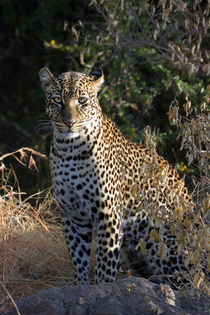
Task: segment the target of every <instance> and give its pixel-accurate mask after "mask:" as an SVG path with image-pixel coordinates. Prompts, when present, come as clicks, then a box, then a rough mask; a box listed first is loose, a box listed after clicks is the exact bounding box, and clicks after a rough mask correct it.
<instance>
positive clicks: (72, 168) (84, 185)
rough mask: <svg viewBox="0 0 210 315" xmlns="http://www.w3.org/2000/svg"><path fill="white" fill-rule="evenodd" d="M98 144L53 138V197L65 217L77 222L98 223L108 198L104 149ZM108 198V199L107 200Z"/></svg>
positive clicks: (81, 140)
mask: <svg viewBox="0 0 210 315" xmlns="http://www.w3.org/2000/svg"><path fill="white" fill-rule="evenodd" d="M97 140H98V142H97V141H96V142H95V143H94V145H93V142H89V143H87V141H84V140H83V139H80V140H79V141H72V140H71V139H70V140H69V141H67V140H66V139H65V140H59V139H54V141H53V142H52V145H51V153H50V165H51V174H52V182H53V189H54V195H55V198H56V200H57V203H58V205H59V207H60V209H61V211H62V212H63V213H64V215H68V216H72V217H73V218H75V219H77V220H81V219H82V220H87V221H92V220H94V219H96V220H97V217H98V214H99V213H100V211H101V209H103V208H104V207H105V204H106V202H107V201H106V199H107V193H105V191H107V189H106V187H107V185H108V183H105V181H104V170H105V158H104V152H103V148H102V146H101V143H100V142H99V140H100V137H98V139H97ZM108 199H109V198H108Z"/></svg>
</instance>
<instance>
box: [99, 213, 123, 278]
mask: <svg viewBox="0 0 210 315" xmlns="http://www.w3.org/2000/svg"><path fill="white" fill-rule="evenodd" d="M121 242H122V229H121V218H120V216H119V214H118V213H109V214H107V213H103V212H101V213H100V221H99V224H98V227H97V250H96V265H95V278H94V281H95V283H101V282H112V281H115V278H116V274H117V268H118V261H119V258H120V257H119V256H120V246H121Z"/></svg>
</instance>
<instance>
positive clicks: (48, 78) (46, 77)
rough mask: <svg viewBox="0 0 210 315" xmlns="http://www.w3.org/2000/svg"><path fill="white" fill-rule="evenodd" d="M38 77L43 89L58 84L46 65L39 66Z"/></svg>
mask: <svg viewBox="0 0 210 315" xmlns="http://www.w3.org/2000/svg"><path fill="white" fill-rule="evenodd" d="M39 78H40V81H41V83H42V88H43V90H44V91H46V90H48V89H49V88H50V87H51V86H58V83H57V82H56V80H55V79H54V77H53V75H52V73H51V72H50V70H49V69H48V68H47V67H44V68H41V70H40V71H39Z"/></svg>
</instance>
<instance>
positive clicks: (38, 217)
mask: <svg viewBox="0 0 210 315" xmlns="http://www.w3.org/2000/svg"><path fill="white" fill-rule="evenodd" d="M4 191H5V193H4V195H3V196H1V197H0V256H1V259H0V281H1V282H2V283H3V284H4V286H5V288H6V289H7V291H8V292H9V293H10V295H11V296H12V298H13V300H14V301H15V302H16V301H18V300H19V299H20V298H22V297H25V296H28V295H31V294H34V293H36V292H38V291H40V290H43V289H46V288H49V287H54V286H63V285H64V284H69V285H71V284H72V279H73V268H72V265H71V262H70V259H69V255H68V251H67V247H66V243H65V240H64V235H63V231H62V226H61V224H60V219H59V214H58V212H57V209H56V206H55V203H54V200H53V197H52V195H51V193H50V192H49V191H48V192H45V193H39V194H36V195H34V196H32V197H31V198H29V199H27V200H25V201H22V196H21V194H20V193H15V192H13V191H12V190H10V191H8V190H7V189H6V188H5V189H4ZM43 195H45V197H44V198H43ZM31 204H35V206H32V205H31ZM0 286H1V289H0V312H3V311H6V310H7V309H9V308H10V307H11V306H12V301H11V299H10V298H9V296H8V294H7V292H6V291H5V289H4V288H3V286H2V285H1V284H0Z"/></svg>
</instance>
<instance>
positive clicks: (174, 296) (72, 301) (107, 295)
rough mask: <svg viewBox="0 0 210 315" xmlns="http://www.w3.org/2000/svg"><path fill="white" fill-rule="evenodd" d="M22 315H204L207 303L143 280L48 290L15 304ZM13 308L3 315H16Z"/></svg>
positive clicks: (126, 280) (125, 280) (136, 279)
mask: <svg viewBox="0 0 210 315" xmlns="http://www.w3.org/2000/svg"><path fill="white" fill-rule="evenodd" d="M17 307H18V309H19V312H20V314H21V315H35V314H42V315H64V314H65V315H67V314H68V315H77V314H78V315H131V314H132V315H139V314H143V315H149V314H163V315H164V314H165V315H166V314H167V315H168V314H175V315H176V314H177V315H182V314H183V315H184V314H185V315H186V314H196V315H197V314H199V315H200V314H204V313H205V311H206V312H207V310H208V307H209V305H208V302H207V301H206V300H205V299H204V300H203V301H202V303H201V301H200V300H199V299H196V298H195V297H194V298H192V297H184V296H180V294H179V293H178V292H176V291H174V290H172V289H171V288H170V287H169V286H168V285H164V284H161V285H158V284H155V283H152V282H150V281H148V280H146V279H143V278H126V279H122V280H120V281H118V282H115V283H103V284H99V285H80V286H75V287H64V288H51V289H48V290H44V291H41V292H39V293H37V294H36V295H33V296H29V297H27V298H23V299H22V300H20V301H19V302H18V303H17ZM16 314H17V312H16V310H15V309H12V310H11V311H9V312H7V313H4V314H3V315H16Z"/></svg>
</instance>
